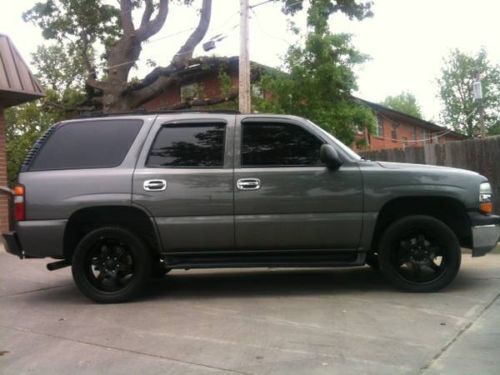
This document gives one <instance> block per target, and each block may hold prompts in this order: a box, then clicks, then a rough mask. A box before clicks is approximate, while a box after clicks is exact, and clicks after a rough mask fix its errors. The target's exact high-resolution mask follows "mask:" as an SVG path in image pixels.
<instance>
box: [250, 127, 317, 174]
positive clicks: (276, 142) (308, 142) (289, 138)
mask: <svg viewBox="0 0 500 375" xmlns="http://www.w3.org/2000/svg"><path fill="white" fill-rule="evenodd" d="M322 144H323V142H322V141H321V140H319V139H318V138H317V137H316V136H314V135H313V134H311V133H309V132H308V131H307V130H305V129H303V128H301V127H300V126H297V125H293V124H279V123H246V124H245V123H244V124H243V138H242V143H241V166H242V167H257V166H268V167H271V166H282V167H299V166H316V165H321V164H322V163H321V161H320V157H319V150H320V148H321V145H322Z"/></svg>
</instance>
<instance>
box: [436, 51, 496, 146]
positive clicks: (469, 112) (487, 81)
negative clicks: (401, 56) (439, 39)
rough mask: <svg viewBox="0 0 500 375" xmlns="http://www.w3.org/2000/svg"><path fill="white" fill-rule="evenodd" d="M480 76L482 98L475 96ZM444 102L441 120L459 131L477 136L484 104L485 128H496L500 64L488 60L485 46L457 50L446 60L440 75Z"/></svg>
mask: <svg viewBox="0 0 500 375" xmlns="http://www.w3.org/2000/svg"><path fill="white" fill-rule="evenodd" d="M478 78H479V79H480V80H481V83H482V87H483V99H482V101H480V102H478V101H475V100H474V95H473V84H474V82H475V81H477V79H478ZM438 85H439V94H440V97H441V101H442V103H443V107H444V108H443V110H442V112H441V120H442V121H443V122H444V123H445V124H447V125H451V126H452V127H453V128H454V129H455V130H456V131H458V132H460V133H462V134H465V135H467V136H470V137H472V136H476V135H478V134H479V131H480V121H481V120H480V119H481V105H482V106H483V108H484V124H485V128H486V129H490V128H491V130H490V131H489V132H490V133H491V132H493V133H494V132H496V131H497V130H496V129H498V128H497V127H498V123H499V122H500V67H499V66H498V65H493V64H492V63H490V62H489V61H488V56H487V53H486V51H485V50H480V51H479V53H477V54H476V55H467V54H465V53H463V52H461V51H459V50H454V51H452V52H451V53H450V55H449V56H448V58H446V59H445V61H444V66H443V67H442V69H441V77H440V78H439V79H438Z"/></svg>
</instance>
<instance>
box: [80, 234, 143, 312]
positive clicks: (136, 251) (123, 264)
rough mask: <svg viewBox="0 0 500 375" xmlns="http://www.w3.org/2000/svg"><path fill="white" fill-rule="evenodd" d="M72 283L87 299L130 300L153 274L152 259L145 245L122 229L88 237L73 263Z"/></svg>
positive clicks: (109, 301)
mask: <svg viewBox="0 0 500 375" xmlns="http://www.w3.org/2000/svg"><path fill="white" fill-rule="evenodd" d="M72 273H73V279H74V280H75V283H76V285H77V287H78V288H79V289H80V291H81V292H82V293H83V294H84V295H85V296H87V297H88V298H90V299H92V300H94V301H96V302H102V303H116V302H124V301H127V300H130V299H131V298H133V297H134V296H136V295H137V293H138V292H139V291H140V289H141V288H142V286H143V285H144V283H145V282H146V280H147V279H148V278H149V276H150V274H151V255H150V253H149V251H148V250H147V248H146V246H145V245H144V243H143V241H142V240H141V239H140V238H139V237H137V236H136V235H135V234H134V233H132V232H131V231H129V230H127V229H124V228H120V227H103V228H99V229H95V230H93V231H91V232H90V233H88V234H87V235H86V236H85V237H84V238H83V239H82V240H81V241H80V243H79V244H78V246H77V248H76V250H75V253H74V255H73V261H72Z"/></svg>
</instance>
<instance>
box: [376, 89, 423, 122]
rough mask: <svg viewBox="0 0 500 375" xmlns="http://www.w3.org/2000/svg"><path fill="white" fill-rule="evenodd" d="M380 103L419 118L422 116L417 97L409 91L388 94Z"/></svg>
mask: <svg viewBox="0 0 500 375" xmlns="http://www.w3.org/2000/svg"><path fill="white" fill-rule="evenodd" d="M382 105H385V106H386V107H389V108H392V109H394V110H396V111H399V112H403V113H406V114H407V115H410V116H413V117H416V118H419V119H421V118H422V110H421V109H420V105H419V104H418V103H417V98H415V95H413V94H412V93H410V92H402V93H401V94H399V95H395V96H388V97H387V98H385V99H384V101H383V102H382Z"/></svg>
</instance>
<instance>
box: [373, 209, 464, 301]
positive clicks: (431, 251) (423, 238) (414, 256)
mask: <svg viewBox="0 0 500 375" xmlns="http://www.w3.org/2000/svg"><path fill="white" fill-rule="evenodd" d="M378 253H379V262H380V269H381V270H382V273H383V274H384V276H385V277H386V278H387V279H388V280H389V281H390V282H391V283H392V284H394V285H395V286H396V287H398V288H400V289H402V290H405V291H409V292H435V291H438V290H440V289H442V288H444V287H446V286H447V285H448V284H450V283H451V282H452V281H453V280H454V279H455V277H456V275H457V273H458V270H459V269H460V262H461V255H462V254H461V249H460V244H459V242H458V239H457V237H456V235H455V233H453V231H452V230H451V229H450V228H449V227H448V226H447V225H446V224H445V223H443V222H442V221H440V220H438V219H436V218H433V217H431V216H425V215H415V216H407V217H404V218H402V219H399V220H397V221H396V222H394V223H393V224H391V225H390V226H389V227H388V228H387V230H386V231H385V233H384V234H383V236H382V239H381V242H380V246H379V251H378Z"/></svg>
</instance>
